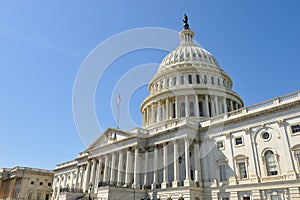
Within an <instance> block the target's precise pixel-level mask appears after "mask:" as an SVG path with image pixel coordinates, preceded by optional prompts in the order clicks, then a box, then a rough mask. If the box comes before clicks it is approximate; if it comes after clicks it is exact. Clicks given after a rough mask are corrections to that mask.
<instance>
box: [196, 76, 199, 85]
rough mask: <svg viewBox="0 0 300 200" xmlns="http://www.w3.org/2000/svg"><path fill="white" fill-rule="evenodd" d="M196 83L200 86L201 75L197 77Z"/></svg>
mask: <svg viewBox="0 0 300 200" xmlns="http://www.w3.org/2000/svg"><path fill="white" fill-rule="evenodd" d="M196 83H197V84H200V75H199V74H197V75H196Z"/></svg>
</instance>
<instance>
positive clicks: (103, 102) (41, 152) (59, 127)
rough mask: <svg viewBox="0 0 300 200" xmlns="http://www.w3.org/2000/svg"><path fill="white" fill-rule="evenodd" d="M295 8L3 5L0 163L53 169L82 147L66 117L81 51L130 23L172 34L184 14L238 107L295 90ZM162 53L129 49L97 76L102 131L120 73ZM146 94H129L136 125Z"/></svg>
mask: <svg viewBox="0 0 300 200" xmlns="http://www.w3.org/2000/svg"><path fill="white" fill-rule="evenodd" d="M299 9H300V2H299V1H296V0H294V1H292V0H290V1H273V0H266V1H260V0H252V1H237V0H235V1H233V0H227V1H217V0H206V1H202V0H197V1H189V2H183V1H182V2H178V1H71V0H69V1H59V0H57V1H56V0H53V1H48V2H45V1H31V0H28V1H9V0H7V1H5V0H3V1H1V2H0V69H1V73H0V91H1V98H0V134H1V135H0V136H1V137H0V141H1V143H0V167H13V166H16V165H21V166H31V167H39V168H47V169H53V168H54V167H55V165H56V164H58V163H61V162H65V161H68V160H71V159H73V158H75V157H76V156H77V153H78V152H80V151H83V150H84V149H85V146H84V145H83V144H82V143H81V141H80V139H79V137H78V134H77V132H76V127H75V124H74V121H73V114H72V92H73V85H74V81H75V78H76V74H77V71H78V70H79V68H80V65H81V63H82V62H83V60H84V59H85V57H86V56H87V55H88V54H89V52H90V51H91V50H92V49H94V48H95V47H96V46H97V45H98V44H99V43H101V42H102V41H104V40H105V39H107V38H109V37H110V36H112V35H114V34H117V33H120V32H122V31H126V30H129V29H132V28H141V27H163V28H169V29H173V30H177V31H180V30H181V28H182V17H183V14H184V13H187V14H188V16H189V18H190V27H191V29H192V30H193V31H194V32H195V39H196V40H197V41H198V42H199V43H200V44H201V45H202V46H203V47H204V48H206V49H207V50H209V51H210V52H211V53H212V54H213V55H214V56H215V57H216V58H217V60H218V62H219V63H220V65H221V67H222V68H223V69H224V70H225V71H226V72H227V73H228V74H229V75H230V76H231V78H232V79H233V81H234V90H235V91H236V92H237V93H238V94H240V96H241V97H242V98H243V100H244V102H245V104H246V105H251V104H254V103H259V102H261V101H263V100H267V99H270V98H273V97H276V96H280V95H284V94H287V93H290V92H293V91H296V90H299V74H300V66H299V63H298V62H299V61H298V58H299V52H300V12H299ZM141 37H143V36H141ZM120 45H122V44H120ZM166 54H167V52H163V51H157V50H144V51H137V52H133V53H130V54H128V55H125V56H123V57H121V58H120V59H118V60H117V61H116V62H114V63H113V65H114V67H113V68H112V69H115V71H113V72H111V73H115V76H113V77H112V76H111V75H109V74H108V75H107V77H106V78H105V77H104V78H103V79H102V80H101V81H102V82H101V81H100V82H99V86H100V85H101V84H102V88H105V90H104V92H103V91H102V93H101V94H99V93H97V94H96V105H95V106H96V114H97V117H98V120H99V121H101V124H102V128H103V129H106V128H107V127H110V126H112V127H115V126H116V123H115V121H114V120H113V117H112V114H111V109H110V103H111V102H110V99H109V98H108V97H110V96H111V95H112V94H111V91H112V89H113V88H114V85H115V83H116V82H117V80H118V78H120V77H121V76H122V74H123V73H125V72H126V71H128V70H129V69H130V68H131V67H135V66H138V65H142V64H144V63H151V62H153V63H159V62H160V61H161V60H162V58H163V57H164V56H165V55H166ZM118 67H119V70H118ZM116 69H117V70H116ZM146 95H147V91H146V87H142V88H140V89H139V90H137V91H136V93H135V94H134V95H133V96H132V99H131V100H130V109H131V110H130V113H131V115H132V118H133V119H134V120H135V121H136V123H138V124H139V123H140V115H139V104H140V103H141V101H142V99H143V98H144V97H145V96H146ZM121 128H122V127H121ZM99 134H100V133H99Z"/></svg>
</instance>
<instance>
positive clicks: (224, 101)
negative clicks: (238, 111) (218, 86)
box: [223, 97, 228, 113]
mask: <svg viewBox="0 0 300 200" xmlns="http://www.w3.org/2000/svg"><path fill="white" fill-rule="evenodd" d="M223 106H224V113H227V112H228V111H227V103H226V98H225V97H224V98H223Z"/></svg>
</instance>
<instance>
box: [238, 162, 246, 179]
mask: <svg viewBox="0 0 300 200" xmlns="http://www.w3.org/2000/svg"><path fill="white" fill-rule="evenodd" d="M238 168H239V175H240V179H244V178H248V175H247V170H246V163H245V162H240V163H238Z"/></svg>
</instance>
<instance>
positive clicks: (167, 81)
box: [166, 79, 170, 87]
mask: <svg viewBox="0 0 300 200" xmlns="http://www.w3.org/2000/svg"><path fill="white" fill-rule="evenodd" d="M169 81H170V80H169V79H167V80H166V85H167V87H169Z"/></svg>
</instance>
